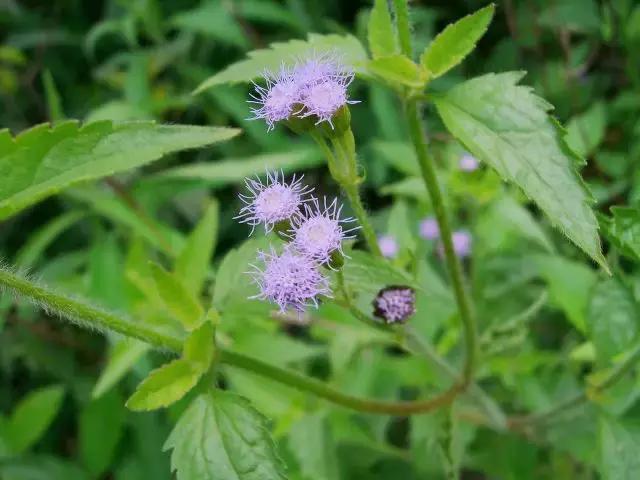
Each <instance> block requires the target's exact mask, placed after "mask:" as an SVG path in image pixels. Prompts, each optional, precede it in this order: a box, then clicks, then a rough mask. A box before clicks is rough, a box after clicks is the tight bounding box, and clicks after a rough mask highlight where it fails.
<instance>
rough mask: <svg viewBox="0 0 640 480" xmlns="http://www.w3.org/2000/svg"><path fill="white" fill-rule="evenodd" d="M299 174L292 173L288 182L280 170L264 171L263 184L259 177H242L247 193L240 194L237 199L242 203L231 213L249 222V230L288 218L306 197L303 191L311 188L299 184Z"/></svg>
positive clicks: (300, 178) (270, 226)
mask: <svg viewBox="0 0 640 480" xmlns="http://www.w3.org/2000/svg"><path fill="white" fill-rule="evenodd" d="M301 182H302V176H300V177H298V178H296V176H295V175H294V176H293V178H292V179H291V182H290V183H288V184H287V183H286V182H285V180H284V173H283V172H282V171H280V172H278V171H277V170H275V171H272V172H269V171H267V182H266V184H263V183H262V181H261V180H260V178H259V177H256V180H253V179H251V178H246V179H245V185H246V187H247V189H248V190H249V192H250V193H249V195H243V194H240V195H239V197H240V200H242V201H243V202H244V203H245V206H244V207H242V209H241V210H240V213H239V214H238V215H237V216H236V217H235V218H237V219H239V220H240V223H248V224H249V225H251V233H253V230H254V228H255V226H256V225H259V224H260V223H263V224H264V228H265V231H267V232H268V231H270V230H272V229H273V226H274V225H275V224H276V223H278V222H281V221H284V220H289V219H290V218H291V217H292V216H293V215H294V214H296V213H298V212H299V208H300V206H301V205H302V204H303V203H304V202H306V201H307V199H306V198H305V195H307V194H309V193H311V191H312V190H313V189H312V188H309V187H307V186H305V185H302V183H301Z"/></svg>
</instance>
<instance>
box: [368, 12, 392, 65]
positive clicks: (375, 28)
mask: <svg viewBox="0 0 640 480" xmlns="http://www.w3.org/2000/svg"><path fill="white" fill-rule="evenodd" d="M367 39H368V40H369V50H371V54H372V55H373V58H378V57H385V56H388V55H394V54H396V53H398V43H397V42H396V34H395V32H394V30H393V24H392V23H391V15H390V14H389V8H388V6H387V0H374V2H373V9H371V14H370V15H369V26H368V28H367Z"/></svg>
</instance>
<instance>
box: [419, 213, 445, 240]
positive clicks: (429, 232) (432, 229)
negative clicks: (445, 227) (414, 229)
mask: <svg viewBox="0 0 640 480" xmlns="http://www.w3.org/2000/svg"><path fill="white" fill-rule="evenodd" d="M419 229H420V236H421V237H422V238H424V239H425V240H435V239H436V238H438V237H439V236H440V227H439V226H438V221H437V220H436V219H435V218H433V217H427V218H424V219H423V220H422V221H421V222H420V228H419Z"/></svg>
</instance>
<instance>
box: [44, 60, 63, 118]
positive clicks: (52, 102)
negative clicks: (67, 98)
mask: <svg viewBox="0 0 640 480" xmlns="http://www.w3.org/2000/svg"><path fill="white" fill-rule="evenodd" d="M42 87H43V88H44V95H45V98H46V100H47V110H48V112H49V120H50V121H51V122H59V121H61V120H64V117H65V115H64V111H63V109H62V100H61V99H60V92H58V88H57V87H56V82H55V81H54V80H53V75H51V71H50V70H45V71H44V72H42Z"/></svg>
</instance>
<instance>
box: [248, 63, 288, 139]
mask: <svg viewBox="0 0 640 480" xmlns="http://www.w3.org/2000/svg"><path fill="white" fill-rule="evenodd" d="M264 79H265V82H266V87H261V86H259V85H257V84H255V83H254V84H253V85H254V87H255V94H253V93H252V94H250V96H251V98H252V99H253V100H249V103H254V104H257V105H259V106H258V107H257V108H252V109H251V113H252V114H253V117H251V118H250V120H256V119H259V118H263V119H264V120H265V121H266V122H267V130H273V129H274V128H275V124H276V122H279V121H281V120H285V119H287V118H289V117H290V116H291V114H292V113H293V108H294V106H295V105H296V104H297V103H298V102H299V99H300V86H299V84H298V82H297V81H296V77H295V75H294V74H293V72H292V70H290V69H287V68H285V67H284V66H282V67H280V72H279V73H278V74H276V75H273V74H271V73H269V72H265V74H264Z"/></svg>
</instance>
